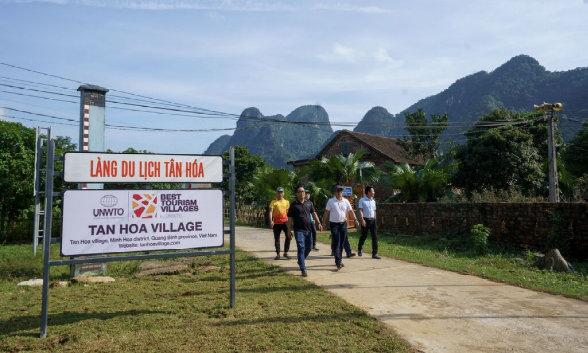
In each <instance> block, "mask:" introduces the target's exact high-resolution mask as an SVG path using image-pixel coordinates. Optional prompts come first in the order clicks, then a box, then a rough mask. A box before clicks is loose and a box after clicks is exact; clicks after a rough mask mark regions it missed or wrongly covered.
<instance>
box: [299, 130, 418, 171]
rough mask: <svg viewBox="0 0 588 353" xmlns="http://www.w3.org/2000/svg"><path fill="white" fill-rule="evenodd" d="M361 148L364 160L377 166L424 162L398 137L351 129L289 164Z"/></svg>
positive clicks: (351, 151) (343, 153)
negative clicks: (310, 154)
mask: <svg viewBox="0 0 588 353" xmlns="http://www.w3.org/2000/svg"><path fill="white" fill-rule="evenodd" d="M359 150H364V151H365V152H366V154H365V155H364V158H363V160H365V161H370V162H373V163H374V164H375V165H376V166H377V167H381V166H382V165H383V164H384V163H386V162H393V163H408V164H409V165H423V164H424V163H423V162H422V161H421V160H417V159H414V158H411V157H410V156H409V155H408V152H406V150H405V149H404V148H403V147H402V146H401V145H400V143H399V140H398V139H397V138H392V137H383V136H377V135H371V134H366V133H363V132H353V131H349V130H340V131H337V132H336V133H334V134H333V136H332V137H331V138H330V139H329V140H328V141H327V142H326V143H325V144H324V145H323V147H322V148H321V150H320V151H319V152H318V153H317V154H316V155H314V156H312V157H310V158H307V159H301V160H297V161H290V162H288V164H289V165H291V166H293V167H294V169H299V168H301V167H303V166H305V165H306V164H308V163H310V162H311V161H313V160H319V159H321V158H323V157H327V158H329V157H332V156H335V155H338V154H342V155H344V156H347V155H348V154H349V153H355V152H357V151H359Z"/></svg>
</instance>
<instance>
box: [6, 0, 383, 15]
mask: <svg viewBox="0 0 588 353" xmlns="http://www.w3.org/2000/svg"><path fill="white" fill-rule="evenodd" d="M0 3H50V4H56V5H82V6H91V7H106V8H116V9H130V10H150V11H165V10H212V11H246V12H276V11H306V10H311V11H314V10H324V11H340V12H357V13H365V14H384V13H389V12H390V10H388V9H385V8H382V7H380V6H375V5H366V6H358V5H355V4H352V3H347V2H333V3H331V2H327V3H318V4H315V3H313V2H312V1H299V0H282V1H271V0H0Z"/></svg>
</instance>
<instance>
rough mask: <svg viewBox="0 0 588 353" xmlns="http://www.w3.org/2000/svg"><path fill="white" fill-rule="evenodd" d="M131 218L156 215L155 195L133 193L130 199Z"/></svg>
mask: <svg viewBox="0 0 588 353" xmlns="http://www.w3.org/2000/svg"><path fill="white" fill-rule="evenodd" d="M131 208H132V209H133V218H154V217H156V216H157V196H156V195H155V194H133V198H132V200H131Z"/></svg>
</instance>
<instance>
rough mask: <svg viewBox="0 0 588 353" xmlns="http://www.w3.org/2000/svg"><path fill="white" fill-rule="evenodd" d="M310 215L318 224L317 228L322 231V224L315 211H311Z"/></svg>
mask: <svg viewBox="0 0 588 353" xmlns="http://www.w3.org/2000/svg"><path fill="white" fill-rule="evenodd" d="M312 216H313V217H314V221H315V222H316V223H317V224H318V226H319V230H320V231H322V230H323V225H322V223H321V221H320V219H319V217H318V214H316V211H313V212H312Z"/></svg>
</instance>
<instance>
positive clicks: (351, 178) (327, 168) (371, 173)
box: [314, 150, 382, 185]
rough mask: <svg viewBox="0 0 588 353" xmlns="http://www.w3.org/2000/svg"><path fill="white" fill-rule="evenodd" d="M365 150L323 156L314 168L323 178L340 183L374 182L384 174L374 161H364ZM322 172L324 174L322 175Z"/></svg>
mask: <svg viewBox="0 0 588 353" xmlns="http://www.w3.org/2000/svg"><path fill="white" fill-rule="evenodd" d="M364 156H365V151H363V150H359V151H357V152H356V153H349V154H348V155H347V156H344V155H342V154H338V155H335V156H332V157H330V158H326V157H323V158H322V159H321V160H320V161H318V163H316V164H315V166H314V168H318V170H316V174H319V175H320V176H322V179H329V180H332V181H333V182H336V183H338V184H345V185H354V184H355V183H356V182H362V183H364V182H365V183H374V182H377V181H378V180H379V178H380V175H381V174H382V173H381V171H380V170H379V169H378V168H376V165H375V164H374V163H373V162H369V161H362V159H363V157H364ZM321 174H322V175H321Z"/></svg>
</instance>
